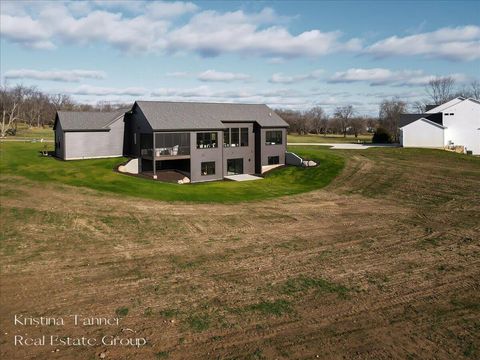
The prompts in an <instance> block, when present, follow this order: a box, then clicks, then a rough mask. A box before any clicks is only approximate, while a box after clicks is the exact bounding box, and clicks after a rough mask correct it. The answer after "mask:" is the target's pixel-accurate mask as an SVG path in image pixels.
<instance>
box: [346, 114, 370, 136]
mask: <svg viewBox="0 0 480 360" xmlns="http://www.w3.org/2000/svg"><path fill="white" fill-rule="evenodd" d="M365 124H366V119H365V118H362V117H354V118H351V119H350V122H349V130H350V132H351V133H352V134H353V135H355V137H358V134H360V133H362V132H365V127H366V125H365Z"/></svg>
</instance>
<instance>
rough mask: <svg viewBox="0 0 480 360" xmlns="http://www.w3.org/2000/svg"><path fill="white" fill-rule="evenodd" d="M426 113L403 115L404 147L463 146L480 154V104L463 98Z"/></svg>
mask: <svg viewBox="0 0 480 360" xmlns="http://www.w3.org/2000/svg"><path fill="white" fill-rule="evenodd" d="M427 109H428V110H427V111H426V112H425V113H423V114H403V115H402V116H401V118H400V143H401V144H402V146H403V147H419V148H441V149H444V148H448V147H455V146H457V147H463V148H464V150H465V152H471V153H472V154H474V155H480V101H478V100H475V99H465V98H462V97H458V98H455V99H453V100H450V101H448V102H446V103H444V104H442V105H438V106H433V107H429V108H427Z"/></svg>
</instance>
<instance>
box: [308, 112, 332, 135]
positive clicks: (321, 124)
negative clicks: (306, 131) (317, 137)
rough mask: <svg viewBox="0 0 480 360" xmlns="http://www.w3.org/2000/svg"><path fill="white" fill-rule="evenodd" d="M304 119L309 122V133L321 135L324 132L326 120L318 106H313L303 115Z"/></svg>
mask: <svg viewBox="0 0 480 360" xmlns="http://www.w3.org/2000/svg"><path fill="white" fill-rule="evenodd" d="M305 117H306V118H307V121H308V122H309V128H310V131H312V132H313V133H315V134H321V133H322V132H323V133H325V132H326V128H327V126H326V125H327V124H328V118H327V115H326V114H325V111H323V109H322V108H321V107H320V106H315V107H313V108H311V109H310V110H308V111H307V112H306V113H305Z"/></svg>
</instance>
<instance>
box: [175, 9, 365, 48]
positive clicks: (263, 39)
mask: <svg viewBox="0 0 480 360" xmlns="http://www.w3.org/2000/svg"><path fill="white" fill-rule="evenodd" d="M277 16H278V15H277V14H276V13H275V12H274V11H273V10H272V9H269V8H266V9H263V10H262V11H261V12H259V13H253V14H247V13H245V12H243V11H241V10H239V11H234V12H225V13H219V12H217V11H203V12H201V13H198V14H196V15H194V16H193V17H192V18H191V19H190V21H189V22H188V23H187V24H186V25H184V26H182V27H180V28H177V29H174V30H172V31H170V32H169V33H168V35H167V38H168V45H167V49H168V50H169V51H171V52H178V51H193V52H197V53H199V54H200V55H203V56H216V55H219V54H224V53H237V54H241V55H244V54H248V55H256V56H268V57H301V56H311V57H315V56H321V55H326V54H329V53H332V52H336V51H358V50H360V48H361V42H360V40H359V39H350V40H348V41H346V42H342V41H341V40H340V38H341V36H342V34H341V32H339V31H331V32H321V31H320V30H316V29H315V30H310V31H305V32H302V33H300V34H298V35H292V34H291V33H290V32H289V31H288V30H287V29H286V28H285V27H283V26H279V25H273V26H268V27H266V26H265V25H268V24H270V23H272V22H275V21H276V17H277Z"/></svg>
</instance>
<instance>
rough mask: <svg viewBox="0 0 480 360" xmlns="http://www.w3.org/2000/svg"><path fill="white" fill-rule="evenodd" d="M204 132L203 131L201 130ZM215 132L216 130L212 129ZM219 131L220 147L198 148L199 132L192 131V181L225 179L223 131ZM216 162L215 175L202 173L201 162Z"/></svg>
mask: <svg viewBox="0 0 480 360" xmlns="http://www.w3.org/2000/svg"><path fill="white" fill-rule="evenodd" d="M199 132H203V131H199ZM212 132H214V131H212ZM217 133H218V147H217V148H212V149H197V132H196V131H192V132H190V156H191V159H190V179H191V181H192V182H200V181H211V180H222V179H223V161H222V159H223V152H222V149H223V132H222V131H217ZM207 161H214V162H215V175H206V176H204V175H202V173H201V163H202V162H207Z"/></svg>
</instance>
